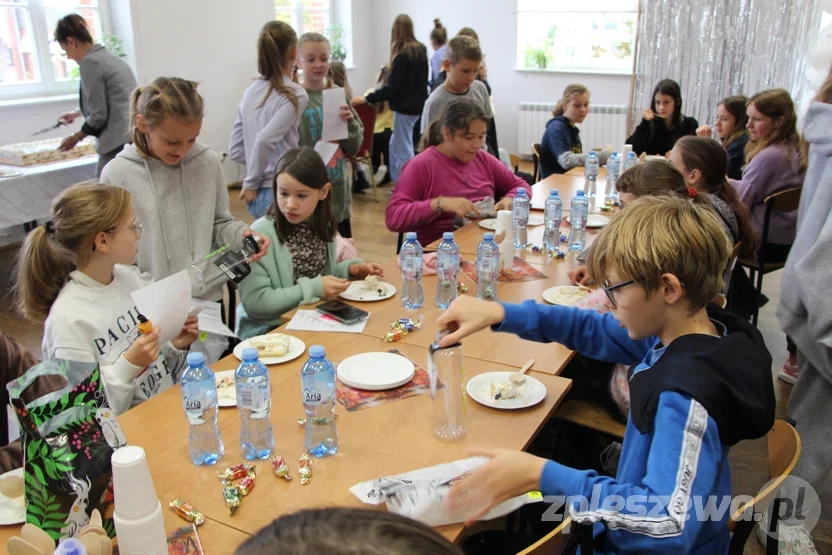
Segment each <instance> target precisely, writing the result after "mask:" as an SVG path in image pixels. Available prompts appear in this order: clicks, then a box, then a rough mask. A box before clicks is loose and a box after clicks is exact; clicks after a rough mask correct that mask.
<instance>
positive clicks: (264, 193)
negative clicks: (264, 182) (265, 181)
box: [246, 187, 272, 219]
mask: <svg viewBox="0 0 832 555" xmlns="http://www.w3.org/2000/svg"><path fill="white" fill-rule="evenodd" d="M271 204H272V188H271V187H260V189H259V190H258V191H257V198H255V199H254V200H253V201H251V202H249V203H246V206H248V213H249V214H251V215H252V216H254V219H257V218H262V217H263V215H264V214H265V213H266V210H268V209H269V206H271Z"/></svg>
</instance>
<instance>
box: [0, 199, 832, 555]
mask: <svg viewBox="0 0 832 555" xmlns="http://www.w3.org/2000/svg"><path fill="white" fill-rule="evenodd" d="M389 190H390V189H389V188H384V189H379V191H378V198H379V200H380V202H379V203H376V202H374V201H373V198H372V192H370V193H368V194H365V195H356V197H355V199H354V201H353V218H352V228H353V234H354V236H355V241H356V245H357V246H358V250H359V253H360V254H361V255H362V256H363V257H364V258H365V259H366V260H370V261H381V260H383V259H385V258H387V257H389V256H392V255H393V254H395V252H396V235H395V234H393V233H390V232H389V231H387V229H386V228H385V225H384V208H385V206H386V204H387V201H388V199H389ZM230 198H231V207H232V212H233V214H234V216H235V217H237V218H239V219H241V220H245V221H248V222H250V221H251V217H250V216H249V215H248V212H247V211H246V209H245V206H244V204H243V203H242V202H241V201H240V200H239V199H238V198H237V192H236V191H231V192H230ZM16 253H17V249H16V248H6V249H3V250H0V268H3V269H4V270H5V271H4V272H3V273H2V275H0V331H2V332H3V333H6V334H9V335H11V336H13V337H15V338H17V339H18V340H20V341H22V342H23V343H24V345H26V347H27V348H29V349H30V350H32V351H33V352H35V353H40V341H41V326H39V325H35V324H32V323H29V322H26V321H25V320H23V319H22V318H20V317H19V316H18V315H17V314H16V313H15V312H14V310H13V306H12V295H11V290H12V286H13V284H14V273H13V271H12V268H13V265H14V262H15V256H16ZM781 275H782V272H777V273H774V274H770V275H767V276H766V277H765V281H764V286H763V290H764V292H765V294H766V295H768V297H769V298H770V299H771V301H770V302H769V303H768V305H766V306H765V307H764V308H763V309H762V311H761V315H760V324H759V329H760V331H761V332H762V333H763V336H764V337H765V341H766V345H767V346H768V348H769V350H770V351H771V354H772V357H773V360H774V362H773V365H772V375H775V374H776V371H777V369H779V368H780V367H781V366H782V364H783V361H784V360H785V357H786V340H785V336H784V335H783V333H782V332H781V331H780V327H779V325H778V323H777V318H776V317H775V308H776V307H777V304H778V302H779V298H780V286H781ZM773 379H774V381H775V390H776V393H777V399H778V402H777V412H778V416H779V417H782V416H783V415H785V411H786V405H787V402H788V396H789V393H790V392H791V386H789V385H786V384H784V383H783V382H782V381H780V380H777V379H776V378H773ZM798 429H799V425H798ZM830 437H832V436H830ZM767 468H768V462H767V447H766V443H765V440H764V439H762V440H757V441H753V442H744V443H742V444H740V445H738V446H737V447H735V448H734V449H733V450H732V452H731V470H732V476H733V484H734V493H735V494H750V495H753V494H755V493H756V492H757V491H759V489H760V487H761V486H762V485H763V484H764V483H765V482H766V481H768V473H767ZM821 502H822V504H823V505H824V506H825V507H832V493H830V490H829V488H827V489H826V490H824V492H822V494H821ZM814 537H815V540H816V542H817V547H818V551H819V552H820V553H830V554H832V518H830V517H829V515H828V514H823V515H821V522H820V523H819V524H818V526H817V527H816V528H815V530H814ZM745 553H746V554H754V555H757V554H762V553H764V550H763V548H762V546H760V544H759V543H758V542H757V540H756V539H755V538H754V537H752V538H750V539H749V541H748V544H747V545H746V550H745Z"/></svg>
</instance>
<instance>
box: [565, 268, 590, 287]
mask: <svg viewBox="0 0 832 555" xmlns="http://www.w3.org/2000/svg"><path fill="white" fill-rule="evenodd" d="M566 275H567V276H569V279H570V280H572V283H577V284H578V285H586V284H587V283H591V282H592V280H591V279H589V272H588V271H587V269H586V266H583V265H581V266H578V267H577V268H575V269H574V270H569V271H568V272H566Z"/></svg>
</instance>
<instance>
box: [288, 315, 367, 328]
mask: <svg viewBox="0 0 832 555" xmlns="http://www.w3.org/2000/svg"><path fill="white" fill-rule="evenodd" d="M369 319H370V318H369V317H368V318H364V319H363V320H361V321H359V322H356V323H355V324H342V323H341V322H339V321H338V320H336V319H334V318H333V317H332V316H327V315H326V314H321V313H320V312H318V311H317V310H298V311H297V312H295V315H294V316H293V317H292V320H291V321H290V322H289V324H288V325H287V326H286V331H329V332H333V331H334V332H341V333H361V332H362V331H364V327H365V326H366V325H367V320H369Z"/></svg>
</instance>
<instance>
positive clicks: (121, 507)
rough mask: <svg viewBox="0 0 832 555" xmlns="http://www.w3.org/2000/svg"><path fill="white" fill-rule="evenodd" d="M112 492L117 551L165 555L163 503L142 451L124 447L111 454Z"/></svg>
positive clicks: (124, 554)
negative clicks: (113, 496) (160, 500)
mask: <svg viewBox="0 0 832 555" xmlns="http://www.w3.org/2000/svg"><path fill="white" fill-rule="evenodd" d="M112 463H113V493H114V494H115V513H114V514H113V521H114V522H115V525H116V536H117V538H118V550H119V553H121V554H122V555H167V553H168V545H167V534H165V517H164V515H163V514H162V504H161V503H160V502H159V498H158V497H157V496H156V488H155V487H154V486H153V479H152V478H151V476H150V469H149V468H148V466H147V457H146V456H145V453H144V449H142V448H141V447H135V446H126V447H122V448H121V449H119V450H117V451H116V452H114V453H113V458H112Z"/></svg>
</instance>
